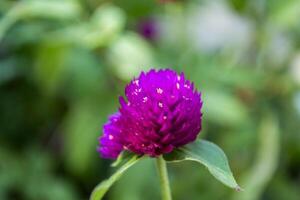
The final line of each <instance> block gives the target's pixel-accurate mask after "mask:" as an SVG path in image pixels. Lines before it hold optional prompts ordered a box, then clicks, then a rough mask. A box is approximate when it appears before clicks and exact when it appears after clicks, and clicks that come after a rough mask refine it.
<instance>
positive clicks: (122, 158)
mask: <svg viewBox="0 0 300 200" xmlns="http://www.w3.org/2000/svg"><path fill="white" fill-rule="evenodd" d="M133 155H134V154H133V153H132V152H130V151H122V152H121V153H120V155H119V156H118V158H117V160H115V161H114V162H113V163H112V164H111V165H110V166H111V167H117V166H119V165H122V164H125V163H126V162H127V161H128V160H130V159H131V158H132V156H133Z"/></svg>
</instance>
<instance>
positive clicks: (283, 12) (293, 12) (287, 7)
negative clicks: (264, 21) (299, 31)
mask: <svg viewBox="0 0 300 200" xmlns="http://www.w3.org/2000/svg"><path fill="white" fill-rule="evenodd" d="M299 17H300V1H298V0H289V1H287V2H285V3H281V4H280V7H279V8H278V9H277V10H275V11H274V12H272V13H271V16H270V20H271V22H272V23H274V24H276V25H279V26H281V27H283V28H292V27H295V26H299V25H300V22H299Z"/></svg>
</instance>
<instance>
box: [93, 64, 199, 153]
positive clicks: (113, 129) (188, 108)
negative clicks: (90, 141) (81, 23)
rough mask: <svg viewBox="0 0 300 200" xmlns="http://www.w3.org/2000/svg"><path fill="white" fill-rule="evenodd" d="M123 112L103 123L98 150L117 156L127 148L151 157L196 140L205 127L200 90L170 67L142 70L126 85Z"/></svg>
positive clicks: (122, 100)
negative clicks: (202, 125) (202, 122)
mask: <svg viewBox="0 0 300 200" xmlns="http://www.w3.org/2000/svg"><path fill="white" fill-rule="evenodd" d="M125 95H126V99H125V98H123V97H120V104H121V107H120V109H119V112H117V113H116V114H114V115H112V116H111V117H110V120H109V122H108V123H107V124H105V125H104V127H103V132H104V134H103V136H102V137H101V138H100V139H99V141H100V147H99V148H98V151H99V152H100V153H101V154H102V156H103V157H105V158H116V157H117V156H118V155H119V153H120V152H121V151H123V150H128V151H131V152H134V153H136V154H139V155H143V154H147V155H149V156H151V157H155V156H159V155H160V154H165V153H169V152H171V151H172V150H173V149H174V148H177V147H180V146H182V145H185V144H187V143H190V142H192V141H194V140H195V139H196V138H197V135H198V133H199V131H200V130H201V116H202V113H201V107H202V100H201V96H200V93H199V92H197V91H196V89H194V85H193V83H191V82H190V81H189V80H186V79H185V78H184V74H183V73H181V74H180V75H178V74H177V73H176V72H175V71H173V70H170V69H164V70H158V71H156V70H150V71H149V72H147V73H144V72H142V73H141V74H140V76H139V77H138V78H137V79H133V80H132V81H131V82H130V83H129V84H128V85H127V86H126V88H125Z"/></svg>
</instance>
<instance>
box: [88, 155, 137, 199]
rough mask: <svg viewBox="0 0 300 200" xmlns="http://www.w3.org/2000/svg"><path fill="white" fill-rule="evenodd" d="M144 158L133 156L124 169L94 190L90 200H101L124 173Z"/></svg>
mask: <svg viewBox="0 0 300 200" xmlns="http://www.w3.org/2000/svg"><path fill="white" fill-rule="evenodd" d="M142 158H143V157H138V156H137V155H135V156H133V157H132V158H131V159H130V160H129V161H128V162H126V163H125V164H124V165H123V166H122V167H120V168H119V169H118V170H117V171H116V172H115V173H114V174H113V175H112V176H111V177H110V178H108V179H107V180H105V181H102V182H101V183H100V184H99V185H97V186H96V188H95V189H94V190H93V192H92V194H91V196H90V200H100V199H102V197H103V196H104V195H105V193H106V192H107V191H108V189H109V188H110V187H111V186H112V185H113V184H114V183H115V182H116V181H117V180H119V178H120V177H121V176H122V175H123V173H124V172H125V171H126V170H127V169H128V168H130V167H131V166H132V165H134V164H135V163H136V162H137V161H139V160H140V159H142Z"/></svg>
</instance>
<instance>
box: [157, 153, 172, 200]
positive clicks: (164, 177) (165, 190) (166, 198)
mask: <svg viewBox="0 0 300 200" xmlns="http://www.w3.org/2000/svg"><path fill="white" fill-rule="evenodd" d="M156 164H157V169H158V174H159V180H160V187H161V193H162V200H172V197H171V190H170V184H169V179H168V171H167V166H166V162H165V160H164V159H163V157H162V156H159V157H157V158H156Z"/></svg>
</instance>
